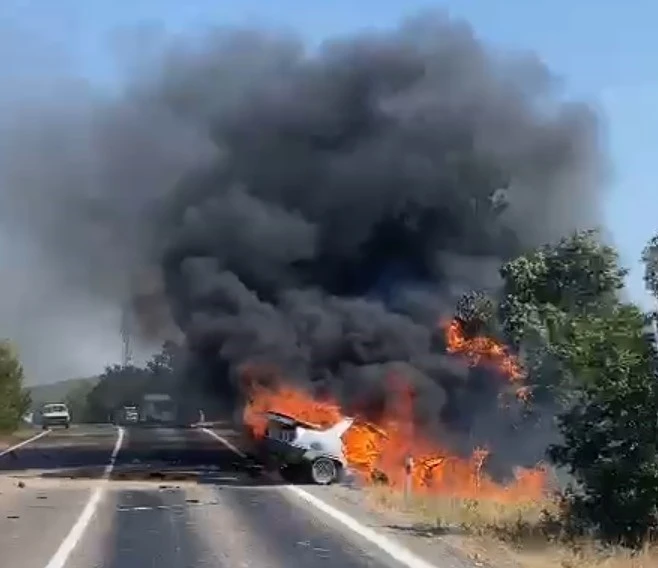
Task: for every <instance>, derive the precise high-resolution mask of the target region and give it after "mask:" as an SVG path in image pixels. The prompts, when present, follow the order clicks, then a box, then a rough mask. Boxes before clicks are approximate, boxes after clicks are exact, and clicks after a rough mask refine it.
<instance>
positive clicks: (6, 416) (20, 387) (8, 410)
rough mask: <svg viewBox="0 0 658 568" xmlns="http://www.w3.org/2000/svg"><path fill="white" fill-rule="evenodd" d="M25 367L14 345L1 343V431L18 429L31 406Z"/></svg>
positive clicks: (5, 342)
mask: <svg viewBox="0 0 658 568" xmlns="http://www.w3.org/2000/svg"><path fill="white" fill-rule="evenodd" d="M24 380H25V379H24V374H23V367H22V365H21V362H20V360H19V359H18V356H17V353H16V350H15V349H14V348H13V346H12V345H11V344H10V343H9V342H7V341H3V342H1V343H0V432H2V433H7V432H13V431H14V430H16V429H17V428H18V427H19V426H20V424H21V423H22V420H23V417H24V416H25V414H26V413H27V411H28V408H29V407H30V394H29V391H28V390H27V389H26V388H25V387H24Z"/></svg>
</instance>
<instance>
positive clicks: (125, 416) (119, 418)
mask: <svg viewBox="0 0 658 568" xmlns="http://www.w3.org/2000/svg"><path fill="white" fill-rule="evenodd" d="M113 421H114V423H115V424H136V423H137V422H139V409H138V408H137V407H136V406H122V407H121V408H119V409H117V410H116V411H115V413H114V420H113Z"/></svg>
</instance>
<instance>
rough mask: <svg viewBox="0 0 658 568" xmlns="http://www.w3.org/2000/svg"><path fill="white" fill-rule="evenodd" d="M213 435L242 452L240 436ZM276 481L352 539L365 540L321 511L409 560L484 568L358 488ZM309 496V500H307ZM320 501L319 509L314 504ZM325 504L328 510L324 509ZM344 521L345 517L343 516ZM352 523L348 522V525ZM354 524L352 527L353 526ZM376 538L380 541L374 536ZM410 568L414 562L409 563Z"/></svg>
mask: <svg viewBox="0 0 658 568" xmlns="http://www.w3.org/2000/svg"><path fill="white" fill-rule="evenodd" d="M211 432H212V434H210V435H211V436H212V437H213V438H215V439H216V440H217V442H218V443H223V442H222V440H224V441H225V442H227V444H225V445H226V446H227V447H229V449H232V450H233V451H238V452H243V450H242V448H241V446H242V442H241V436H240V435H239V434H237V433H235V432H231V431H230V430H228V429H222V430H221V431H217V430H211ZM268 475H270V476H271V477H272V478H273V480H274V481H275V482H277V483H279V484H280V489H281V491H282V493H283V494H285V496H286V499H287V500H288V501H289V502H290V503H291V504H293V505H294V506H297V507H301V508H304V509H306V510H308V511H309V512H310V513H312V514H314V515H316V516H318V515H321V516H322V517H323V518H324V520H325V521H326V522H327V523H328V524H331V525H332V526H333V527H334V528H335V529H336V530H338V531H340V532H342V533H350V536H351V538H354V537H355V536H356V537H357V538H363V535H360V534H359V528H358V527H354V528H348V527H347V526H345V523H344V522H340V521H337V520H336V518H332V516H331V515H327V513H326V512H325V511H323V510H321V509H320V508H322V509H325V510H326V509H335V510H337V511H338V513H339V514H340V513H342V514H343V515H345V516H347V517H348V518H349V519H352V520H354V521H355V522H356V524H358V525H360V526H362V527H365V529H366V531H367V532H368V533H371V531H374V533H375V534H376V535H377V536H379V537H381V538H382V540H387V541H390V542H391V543H392V545H393V547H394V548H396V549H397V548H399V549H402V550H406V551H408V552H409V553H410V554H409V557H412V556H416V557H418V559H419V560H420V561H421V562H423V561H424V562H427V563H428V564H430V565H436V563H437V559H440V563H439V565H440V567H441V568H474V567H480V566H483V563H482V562H481V560H480V558H479V556H478V555H477V553H475V552H467V551H465V550H464V549H463V548H462V547H459V546H456V541H455V540H454V539H453V538H452V537H451V536H450V535H435V534H432V535H428V534H423V532H422V531H418V530H416V526H415V522H414V520H413V519H412V518H411V517H410V516H406V515H404V514H403V513H401V512H397V511H386V510H384V509H381V508H378V507H376V505H375V503H374V502H373V501H372V500H371V499H369V498H368V493H367V492H366V491H363V490H361V489H359V488H356V487H348V486H344V485H332V486H329V487H320V486H313V485H303V486H295V487H296V489H293V490H291V489H290V486H289V485H287V484H286V483H285V482H284V481H283V480H282V479H281V478H280V477H279V476H278V473H275V472H269V473H268ZM304 494H306V495H310V496H311V498H310V499H308V498H306V497H305V496H304ZM316 499H317V500H319V501H320V502H321V503H320V504H319V505H320V508H319V507H318V506H317V504H315V505H314V504H313V503H312V502H313V501H315V500H316ZM322 504H325V505H327V506H328V507H323V506H322ZM341 517H342V515H341ZM348 522H349V521H348ZM354 524H355V523H350V525H354ZM373 536H374V535H373ZM375 538H377V537H376V536H375ZM409 565H410V566H412V565H414V564H413V559H412V560H410V564H409Z"/></svg>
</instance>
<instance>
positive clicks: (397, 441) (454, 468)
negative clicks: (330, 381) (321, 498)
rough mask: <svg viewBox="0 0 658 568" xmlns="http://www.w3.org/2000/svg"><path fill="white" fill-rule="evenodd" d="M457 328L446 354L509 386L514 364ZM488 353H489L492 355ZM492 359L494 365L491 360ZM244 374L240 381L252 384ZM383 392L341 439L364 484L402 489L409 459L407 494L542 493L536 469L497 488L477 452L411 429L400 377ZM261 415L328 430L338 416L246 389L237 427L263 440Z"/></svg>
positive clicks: (323, 404) (542, 477)
mask: <svg viewBox="0 0 658 568" xmlns="http://www.w3.org/2000/svg"><path fill="white" fill-rule="evenodd" d="M460 331H461V328H459V327H458V324H457V325H451V326H449V328H448V330H447V332H448V335H449V342H448V343H449V346H451V347H450V352H452V353H464V354H466V355H467V356H469V357H476V358H477V359H476V360H477V361H478V362H479V361H480V360H482V358H483V357H485V356H486V357H490V358H491V360H494V361H498V362H499V363H501V365H500V367H499V368H500V369H501V370H503V371H507V372H509V376H510V378H511V379H512V380H518V379H519V378H520V377H521V376H522V375H521V371H520V366H518V364H516V363H515V360H514V359H513V358H511V356H509V355H507V354H506V352H505V351H504V350H503V349H502V348H501V347H500V346H499V345H498V344H497V343H495V342H494V341H493V340H490V339H488V338H484V337H482V338H475V340H465V339H463V337H462V336H460V335H459V333H458V332H460ZM492 354H493V355H492ZM494 355H495V357H498V359H496V358H494ZM253 370H254V369H253V368H252V369H247V373H246V378H247V380H251V378H252V377H250V376H249V375H250V373H251V371H253ZM388 386H389V390H393V391H395V392H394V393H393V396H390V397H389V400H392V401H394V404H393V405H392V406H390V407H389V408H387V409H386V410H385V412H384V413H383V415H382V417H381V419H380V420H379V421H378V422H377V424H373V423H372V422H368V421H366V420H364V419H363V418H362V417H358V416H357V417H356V420H355V422H354V424H353V426H352V427H351V428H350V429H349V430H348V431H347V432H346V433H345V434H344V436H343V444H344V448H345V457H346V459H347V461H348V464H349V465H350V467H351V468H352V469H353V470H354V471H355V472H357V473H358V474H359V475H360V477H361V478H362V479H363V480H364V481H366V482H371V483H372V482H374V481H375V480H376V479H377V478H381V477H385V478H386V480H387V482H388V484H389V485H390V486H392V487H394V488H401V487H403V486H404V483H405V477H406V473H405V463H406V460H407V458H408V457H411V458H412V459H413V462H412V466H411V479H412V485H413V487H414V490H415V491H417V492H429V493H433V494H439V495H440V494H443V495H448V496H452V497H460V498H481V499H491V500H496V501H504V502H518V501H534V500H537V499H539V498H540V497H542V496H543V495H544V493H545V491H546V489H547V479H548V476H547V472H546V470H545V469H544V468H543V467H541V466H539V467H537V468H534V469H525V468H519V469H518V470H517V471H516V474H515V479H514V480H513V481H512V482H511V483H509V484H504V485H503V484H500V483H497V482H495V481H494V480H493V479H491V478H490V477H489V476H488V475H487V474H486V472H485V471H484V469H483V466H484V463H485V461H486V459H487V457H488V454H489V452H488V451H487V450H486V449H477V450H475V451H474V452H473V454H472V455H471V456H470V457H468V458H463V457H459V456H455V455H453V454H451V453H450V452H449V451H447V450H446V449H445V448H442V447H440V445H437V444H436V443H434V442H431V441H429V440H428V439H426V438H425V437H424V436H423V435H422V433H420V432H418V431H416V429H415V427H414V420H413V418H414V417H413V396H414V393H413V391H412V390H411V389H410V388H409V385H407V383H406V381H404V380H403V379H402V378H401V377H398V376H391V377H389V385H388ZM268 411H272V412H280V413H283V414H287V415H289V416H293V417H295V418H296V419H298V420H301V421H304V422H310V423H314V424H318V425H320V426H323V427H329V426H331V425H333V424H336V423H337V422H339V421H340V420H341V419H342V418H343V412H342V410H341V408H340V405H339V404H337V402H336V401H334V400H331V399H325V400H320V399H317V398H313V397H312V396H311V395H310V394H307V393H306V392H304V391H302V390H300V389H296V388H293V387H290V386H281V384H279V385H276V386H262V385H258V384H255V383H252V384H251V385H250V388H249V402H248V404H247V405H246V407H245V409H244V414H243V418H244V422H245V424H246V425H247V426H248V428H249V430H250V431H251V432H252V434H253V435H254V436H255V437H257V438H260V437H262V436H263V435H264V434H265V427H266V418H265V417H264V414H265V413H266V412H268Z"/></svg>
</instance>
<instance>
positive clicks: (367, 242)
mask: <svg viewBox="0 0 658 568" xmlns="http://www.w3.org/2000/svg"><path fill="white" fill-rule="evenodd" d="M154 61H155V62H154ZM138 69H139V75H137V76H135V77H133V78H132V79H131V81H130V82H129V84H128V87H127V88H126V89H125V92H124V93H123V95H122V96H121V97H120V98H118V99H111V100H109V101H102V104H95V105H94V112H93V113H92V115H93V116H92V118H91V119H90V121H89V124H91V126H90V127H89V128H88V129H89V130H90V131H91V132H92V133H93V134H94V138H93V140H92V142H90V143H89V144H90V147H91V148H93V152H92V153H93V154H94V156H96V157H97V158H99V159H100V163H101V165H102V167H101V166H98V167H99V168H100V174H98V171H96V170H95V171H96V174H98V175H99V176H100V177H99V178H98V179H100V180H101V181H102V183H99V184H96V185H95V187H96V191H95V193H94V199H93V200H92V202H91V204H93V205H94V208H92V209H93V210H94V211H98V210H100V211H102V212H103V215H104V217H103V219H102V220H101V221H102V222H103V223H105V224H106V225H108V226H110V227H112V230H111V231H110V234H111V235H113V237H114V239H115V240H114V241H113V242H112V244H111V246H110V245H108V246H109V248H110V249H111V250H113V251H119V252H120V254H119V255H118V256H117V255H114V256H113V257H112V258H114V259H115V261H114V264H112V263H107V262H103V261H100V265H99V260H98V255H97V254H96V252H95V251H96V250H97V249H96V248H93V246H94V245H93V243H89V242H85V241H81V240H80V234H86V231H77V232H76V231H73V233H72V235H73V238H72V239H69V240H68V241H67V243H66V246H64V247H60V248H58V250H57V253H56V255H59V256H66V255H65V254H64V253H63V252H62V251H63V250H70V248H71V243H73V244H74V245H76V246H77V247H78V248H83V249H85V247H92V248H93V251H94V252H93V254H92V253H90V252H89V251H86V249H85V251H83V252H85V255H86V257H85V258H93V259H94V261H95V262H96V265H99V266H100V267H99V268H98V269H97V272H95V273H94V274H95V276H97V278H89V279H88V280H89V282H90V285H93V286H92V287H93V289H94V290H95V291H97V292H98V293H99V294H101V295H107V294H110V295H115V296H116V295H117V294H115V291H116V290H120V294H118V296H121V297H123V295H124V294H125V293H132V294H133V296H135V290H134V284H135V281H137V282H138V283H140V282H143V280H144V278H143V277H135V274H136V273H140V270H142V269H143V268H144V267H148V268H149V274H150V275H151V276H152V277H153V279H154V280H155V281H157V282H156V283H157V285H154V286H151V288H149V290H150V291H149V292H147V293H140V294H137V296H139V298H138V299H139V301H138V302H137V303H136V305H137V307H138V310H137V313H138V315H139V316H140V318H141V319H142V320H143V321H146V320H148V323H149V326H148V327H149V329H150V331H151V332H154V333H155V334H156V335H157V333H158V332H159V331H160V330H161V329H160V328H162V327H163V326H164V323H162V321H161V319H160V317H159V316H158V317H154V316H153V312H154V311H158V310H160V311H161V310H162V307H163V303H164V304H166V307H167V310H165V311H167V312H168V313H169V314H171V318H172V319H173V321H174V322H175V327H177V328H178V329H180V330H181V331H182V332H183V334H184V337H185V341H186V343H187V346H188V349H189V352H190V354H191V361H190V369H191V370H190V376H189V378H188V381H189V382H190V383H189V384H190V385H202V386H203V388H204V389H207V390H210V391H211V392H213V393H215V396H217V397H222V398H224V399H226V400H232V401H236V402H237V401H239V400H240V397H241V384H242V383H241V370H243V369H244V366H245V365H249V366H250V368H254V366H256V367H258V366H263V368H265V367H266V368H270V369H271V368H275V369H277V374H278V375H279V376H280V377H285V379H286V380H289V381H294V382H296V383H298V384H301V385H304V386H307V387H308V388H310V389H312V390H315V391H319V392H323V393H327V392H330V393H331V394H332V395H334V396H337V397H338V398H339V399H340V400H341V401H342V402H343V403H344V405H345V407H346V409H348V410H349V411H354V410H358V411H361V412H366V413H368V414H376V413H377V412H379V411H380V410H381V408H382V406H383V405H386V404H387V399H389V398H390V397H391V396H395V393H394V392H393V393H392V392H391V391H390V390H389V389H388V387H387V385H388V384H390V382H389V381H388V380H387V377H390V376H391V375H392V374H393V375H396V376H399V377H404V379H405V381H407V382H409V383H410V384H411V385H413V389H414V391H415V392H416V395H417V396H416V406H417V415H418V420H419V422H420V423H421V424H422V425H423V426H424V427H425V428H427V429H428V430H430V431H432V432H434V433H437V434H440V435H441V436H443V438H444V439H447V440H449V441H450V442H451V443H454V444H455V445H456V446H458V447H463V446H464V445H470V444H475V443H481V442H489V443H491V444H493V445H494V449H496V446H500V447H502V446H505V447H509V446H510V445H514V447H515V448H516V447H521V448H522V447H523V443H522V440H520V438H519V440H517V441H515V442H513V444H510V443H509V440H510V439H511V438H510V436H513V435H514V436H516V434H514V432H513V431H511V430H510V426H509V423H508V422H506V421H504V420H500V418H499V411H498V410H497V402H496V401H497V394H498V391H499V390H500V389H499V385H500V384H501V382H502V381H499V380H498V378H497V377H495V373H492V372H491V371H489V370H483V369H480V370H476V371H473V370H470V369H468V368H467V367H466V365H465V364H464V362H463V361H460V360H458V359H456V358H454V357H451V356H446V355H445V354H444V347H445V346H444V344H443V339H442V334H441V333H440V331H439V332H437V322H439V321H440V319H441V318H443V317H450V316H451V315H452V314H453V313H454V309H455V306H456V305H457V302H458V300H459V298H460V297H462V295H463V294H464V293H466V292H469V291H471V290H478V291H484V292H487V293H494V294H495V291H496V289H497V287H498V284H499V283H498V274H497V270H498V267H499V265H500V263H501V262H502V261H504V260H506V259H508V258H510V257H513V256H515V255H517V254H519V253H520V252H522V251H524V250H526V249H527V248H529V247H532V246H535V245H538V244H541V243H544V242H546V241H548V240H552V239H555V238H558V237H560V236H562V235H563V234H564V233H566V232H567V231H570V230H573V229H574V228H580V227H589V226H592V225H597V224H598V223H599V222H600V220H601V196H602V190H601V187H602V179H601V172H602V171H603V166H604V159H603V157H602V154H601V150H600V147H599V137H598V135H599V132H598V122H597V119H596V116H595V115H594V114H593V112H592V111H591V110H590V109H589V108H588V107H587V106H586V105H584V104H580V103H577V102H573V101H569V100H568V99H567V98H566V97H565V96H564V95H563V94H562V93H561V92H559V90H558V89H557V81H555V79H554V77H553V76H552V74H551V73H550V72H549V71H548V70H547V69H546V68H545V66H544V65H543V64H542V63H541V62H540V61H539V60H538V59H537V58H536V57H534V56H532V55H529V54H506V53H502V52H498V51H496V50H495V49H493V48H490V47H488V46H486V45H484V44H483V43H482V42H480V41H479V40H478V39H477V37H476V36H475V35H474V33H473V31H472V30H471V29H470V28H469V26H467V25H466V24H464V23H462V22H453V21H451V20H449V19H447V18H445V17H443V16H440V15H439V16H436V15H427V14H424V15H422V16H421V17H418V18H415V19H411V20H408V21H406V22H403V23H402V24H401V25H400V27H399V28H397V29H395V30H389V31H381V32H370V33H362V34H358V35H355V36H353V37H345V38H337V39H333V40H328V41H326V42H324V43H323V44H322V45H321V46H320V47H319V48H317V49H310V48H308V47H307V46H306V45H304V42H302V41H301V40H300V39H299V38H297V37H294V36H291V35H290V34H283V33H277V32H272V31H264V30H226V29H223V30H215V31H212V32H210V33H208V34H206V35H204V36H203V37H202V38H190V39H189V41H187V40H184V39H183V40H178V42H176V43H175V44H173V45H171V46H169V47H168V48H167V49H165V50H164V54H163V57H162V58H159V59H158V58H155V59H154V60H151V63H150V66H149V67H148V68H144V67H139V66H138ZM66 164H67V167H66V171H71V170H72V171H76V166H75V164H71V163H70V162H66ZM78 169H79V168H78ZM90 175H92V174H90ZM92 177H93V175H92ZM81 184H83V181H80V180H77V179H76V180H72V184H71V183H69V185H68V186H67V187H69V188H70V187H74V188H75V187H79V186H81ZM82 193H85V195H87V193H86V190H85V192H82ZM76 202H77V201H76ZM85 203H86V204H87V205H90V203H89V201H87V202H85ZM79 214H80V216H81V217H83V218H86V219H88V218H89V211H88V210H87V209H85V210H84V212H82V213H79ZM57 218H58V219H69V218H70V217H67V216H65V215H59V216H57ZM61 242H62V241H61V240H56V239H55V240H53V243H51V244H53V246H55V245H59V244H61ZM53 254H55V253H53ZM83 256H84V255H83ZM67 258H70V256H69V257H67ZM76 258H80V255H78V256H77V257H76ZM96 265H94V266H96ZM85 266H86V267H87V268H88V263H87V264H86V265H85ZM78 268H79V267H78ZM117 269H118V270H119V272H117ZM117 274H119V275H120V276H121V277H120V278H118V280H119V282H115V280H116V279H117ZM103 275H109V276H112V277H113V278H114V280H113V279H111V278H110V280H108V279H107V278H105V277H103ZM153 275H155V276H153ZM108 288H109V290H110V291H109V292H108ZM126 290H127V292H126ZM154 322H155V323H154ZM154 326H155V328H156V329H155V331H153V328H154ZM518 436H520V435H518ZM518 436H517V437H518ZM533 447H536V443H535V442H533ZM519 453H523V454H524V455H525V454H526V452H525V450H523V451H521V450H520V451H519Z"/></svg>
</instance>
